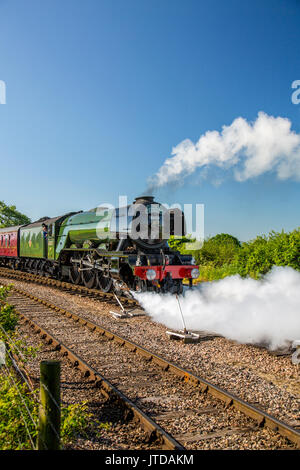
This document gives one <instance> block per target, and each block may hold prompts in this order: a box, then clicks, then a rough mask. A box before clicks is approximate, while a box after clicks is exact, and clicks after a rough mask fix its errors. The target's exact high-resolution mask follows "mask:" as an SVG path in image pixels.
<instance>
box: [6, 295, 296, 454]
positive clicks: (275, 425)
mask: <svg viewBox="0 0 300 470" xmlns="http://www.w3.org/2000/svg"><path fill="white" fill-rule="evenodd" d="M13 290H15V291H16V292H17V293H19V294H20V295H23V296H25V297H28V298H30V299H32V300H34V301H35V302H38V303H41V304H43V305H45V306H46V307H48V308H50V309H52V310H55V311H56V312H58V313H60V314H62V315H65V316H67V317H69V318H71V319H73V320H74V321H75V322H77V323H79V324H82V325H83V326H87V327H88V328H90V329H91V330H92V331H95V332H97V333H99V334H101V335H102V336H105V337H107V338H108V339H110V340H113V341H116V342H117V343H118V344H119V345H121V346H125V347H126V348H128V349H129V350H130V351H132V352H135V353H138V354H139V355H141V356H143V357H144V358H145V359H146V360H148V361H149V362H150V361H152V362H154V363H155V364H157V365H159V366H160V367H161V368H162V369H163V370H164V371H169V372H172V373H174V374H175V375H177V376H179V377H180V378H181V379H182V380H183V381H184V382H187V383H189V384H192V385H193V386H195V387H198V388H199V389H200V390H201V392H203V393H208V394H210V395H212V396H213V397H215V398H218V399H219V400H221V401H222V402H224V403H225V404H226V406H227V407H230V406H232V407H234V408H235V409H236V410H238V411H240V412H242V413H243V414H245V415H246V416H248V417H250V418H252V419H254V420H255V421H256V422H257V423H258V425H259V426H260V427H266V428H269V429H271V430H272V431H275V432H278V433H279V434H280V435H281V436H283V437H286V438H287V439H289V440H290V441H291V442H293V443H295V444H296V445H297V447H299V448H300V431H298V430H297V429H295V428H293V427H292V426H290V425H288V424H286V423H284V422H283V421H281V420H279V419H277V418H275V417H273V416H271V415H270V414H268V413H267V412H265V411H263V410H261V409H259V408H257V407H256V406H254V405H251V404H250V403H247V402H246V401H244V400H243V399H241V398H239V397H237V396H236V395H234V394H232V393H231V392H228V391H226V390H223V389H221V388H220V387H218V386H217V385H214V384H212V383H211V382H209V381H208V380H206V379H203V378H201V377H199V376H197V375H195V374H194V373H192V372H191V371H189V370H187V369H184V368H182V367H180V366H178V365H176V364H174V363H172V362H170V361H168V360H167V359H164V358H163V357H161V356H159V355H158V354H155V353H153V352H151V351H148V350H147V349H145V348H144V347H142V346H139V345H138V344H137V343H135V342H133V341H129V340H128V339H126V338H123V337H121V336H119V335H117V334H115V333H113V332H112V331H110V330H108V329H106V328H103V327H102V326H100V325H98V324H96V323H94V322H92V321H90V320H87V319H86V318H84V317H82V316H79V315H77V314H75V313H72V312H69V311H67V310H65V309H63V308H60V307H58V306H56V305H54V304H52V303H51V302H48V301H46V300H43V299H40V298H38V297H36V296H34V295H32V294H29V293H28V292H25V291H23V290H21V289H18V288H16V287H13Z"/></svg>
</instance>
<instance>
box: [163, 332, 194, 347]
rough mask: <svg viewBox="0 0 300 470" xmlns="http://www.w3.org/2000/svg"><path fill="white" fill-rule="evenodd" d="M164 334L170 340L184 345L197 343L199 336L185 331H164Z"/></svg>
mask: <svg viewBox="0 0 300 470" xmlns="http://www.w3.org/2000/svg"><path fill="white" fill-rule="evenodd" d="M166 334H167V335H168V336H169V338H170V339H177V340H182V341H183V343H185V344H187V343H198V342H199V340H200V335H197V334H196V333H192V332H191V331H186V330H179V331H166Z"/></svg>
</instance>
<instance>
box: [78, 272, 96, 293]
mask: <svg viewBox="0 0 300 470" xmlns="http://www.w3.org/2000/svg"><path fill="white" fill-rule="evenodd" d="M81 277H82V282H83V284H84V285H85V287H88V288H89V289H92V288H93V287H95V286H96V284H97V277H96V272H95V271H94V270H93V269H88V270H84V271H81Z"/></svg>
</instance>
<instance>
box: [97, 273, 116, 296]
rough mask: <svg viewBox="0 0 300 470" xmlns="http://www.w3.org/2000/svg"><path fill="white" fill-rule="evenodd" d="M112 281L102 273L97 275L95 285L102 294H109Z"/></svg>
mask: <svg viewBox="0 0 300 470" xmlns="http://www.w3.org/2000/svg"><path fill="white" fill-rule="evenodd" d="M112 283H113V280H112V278H111V277H110V276H109V275H107V274H106V273H105V272H103V271H98V273H97V285H98V287H99V289H100V290H102V292H109V291H110V290H111V288H112Z"/></svg>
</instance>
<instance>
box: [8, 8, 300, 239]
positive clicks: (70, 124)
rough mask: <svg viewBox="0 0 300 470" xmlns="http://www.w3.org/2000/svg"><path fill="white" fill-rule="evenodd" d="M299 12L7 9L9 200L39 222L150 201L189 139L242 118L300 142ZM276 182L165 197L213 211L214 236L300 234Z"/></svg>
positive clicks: (191, 182)
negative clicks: (281, 121)
mask: <svg viewBox="0 0 300 470" xmlns="http://www.w3.org/2000/svg"><path fill="white" fill-rule="evenodd" d="M299 24H300V2H299V1H298V0H282V1H281V0H243V1H240V0H227V1H223V0H209V1H208V0H205V1H204V0H186V1H183V0H180V1H179V0H151V1H150V0H85V1H80V0H59V1H58V0H51V1H50V0H43V1H42V0H27V1H25V0H0V80H4V81H5V82H6V86H7V104H6V105H0V160H1V166H0V172H1V174H0V185H1V186H0V200H4V201H5V202H7V203H9V204H16V205H17V208H18V209H19V210H21V211H22V212H24V213H26V214H28V215H29V216H30V217H31V218H33V219H35V218H39V217H41V216H44V215H49V216H55V215H58V214H61V213H64V212H67V211H69V210H80V209H89V208H91V207H95V206H96V205H98V204H99V203H102V202H104V201H106V202H110V203H117V201H118V196H119V194H121V195H122V194H127V195H128V197H129V200H131V199H133V198H134V197H135V196H136V195H138V194H140V193H142V192H144V190H145V188H146V182H147V178H148V177H149V176H152V175H153V174H154V173H156V171H157V170H158V169H159V167H160V166H161V165H162V163H163V162H164V160H165V159H166V158H167V157H168V156H169V155H170V153H171V149H172V147H173V146H175V145H177V144H178V143H179V142H181V141H182V140H183V139H186V138H190V139H191V140H192V141H196V140H198V138H199V137H200V135H201V134H203V133H204V132H206V131H207V130H214V129H216V130H219V131H220V130H221V127H222V125H224V124H225V125H229V124H231V122H232V121H233V120H234V119H235V118H236V117H238V116H242V117H244V118H246V119H247V120H255V119H256V117H257V113H258V112H259V111H261V110H262V111H264V112H266V113H267V114H270V115H274V116H283V117H288V118H289V119H290V120H291V121H292V128H293V130H294V131H296V132H300V105H294V104H292V102H291V94H292V91H293V90H292V89H291V83H292V82H293V81H294V80H297V79H300V61H299V57H300V41H299ZM299 196H300V183H296V182H292V181H285V182H279V181H278V180H277V179H276V177H275V175H272V174H269V175H265V176H261V177H259V178H257V179H255V180H249V181H247V182H243V183H239V182H236V181H233V179H231V178H227V179H226V180H225V182H224V183H223V184H221V185H220V186H218V187H215V186H213V185H212V184H211V183H209V182H208V181H206V182H203V183H202V184H201V185H199V184H197V175H195V176H193V177H191V178H190V179H187V180H185V181H184V185H183V186H181V187H180V188H175V187H168V188H164V189H161V190H160V191H159V192H158V193H157V199H159V200H161V201H162V202H168V203H173V202H179V203H182V204H183V203H204V204H205V234H206V235H210V234H215V233H219V232H228V233H232V234H234V235H236V236H238V237H239V238H240V239H242V240H247V239H249V238H252V237H254V236H256V234H259V233H267V232H269V231H270V230H272V229H275V230H281V229H282V228H284V229H285V230H291V229H293V228H295V227H297V226H299V212H300V210H299Z"/></svg>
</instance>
